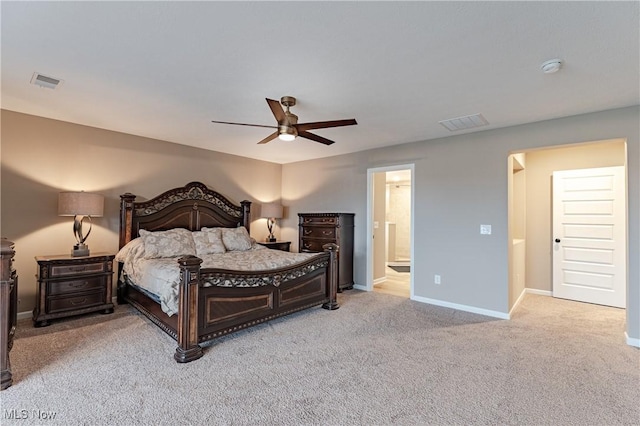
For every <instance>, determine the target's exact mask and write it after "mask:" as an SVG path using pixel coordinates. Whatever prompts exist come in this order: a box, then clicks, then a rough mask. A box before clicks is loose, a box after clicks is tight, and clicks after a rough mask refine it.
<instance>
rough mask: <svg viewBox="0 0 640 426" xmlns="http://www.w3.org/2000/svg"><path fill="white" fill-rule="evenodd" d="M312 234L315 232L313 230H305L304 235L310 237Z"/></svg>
mask: <svg viewBox="0 0 640 426" xmlns="http://www.w3.org/2000/svg"><path fill="white" fill-rule="evenodd" d="M311 233H313V231H312V230H311V229H305V230H304V235H310V234H311Z"/></svg>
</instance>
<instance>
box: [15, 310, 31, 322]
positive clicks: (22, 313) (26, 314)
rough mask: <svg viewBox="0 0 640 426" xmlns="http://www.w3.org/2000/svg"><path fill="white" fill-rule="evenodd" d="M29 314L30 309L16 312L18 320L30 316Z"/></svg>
mask: <svg viewBox="0 0 640 426" xmlns="http://www.w3.org/2000/svg"><path fill="white" fill-rule="evenodd" d="M31 315H32V312H31V311H25V312H18V320H21V319H25V318H31Z"/></svg>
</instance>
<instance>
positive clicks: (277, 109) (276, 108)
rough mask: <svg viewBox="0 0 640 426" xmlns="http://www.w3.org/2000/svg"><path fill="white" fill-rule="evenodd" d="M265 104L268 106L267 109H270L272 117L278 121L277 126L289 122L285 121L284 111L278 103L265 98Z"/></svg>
mask: <svg viewBox="0 0 640 426" xmlns="http://www.w3.org/2000/svg"><path fill="white" fill-rule="evenodd" d="M265 99H266V100H267V103H268V104H269V108H271V112H272V113H273V116H274V117H275V118H276V120H277V121H278V124H287V123H289V120H288V119H287V116H286V114H285V113H284V109H282V105H280V102H278V101H274V100H273V99H269V98H265Z"/></svg>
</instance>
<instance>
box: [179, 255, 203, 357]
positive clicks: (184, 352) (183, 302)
mask: <svg viewBox="0 0 640 426" xmlns="http://www.w3.org/2000/svg"><path fill="white" fill-rule="evenodd" d="M178 263H179V264H180V291H179V300H178V329H177V330H176V331H177V334H178V338H177V340H178V347H177V348H176V353H175V354H173V358H174V359H175V360H176V361H178V362H181V363H184V362H190V361H193V360H196V359H198V358H200V357H201V356H202V355H203V352H202V348H201V347H200V346H199V345H198V313H199V312H198V283H199V282H200V264H201V263H202V259H200V258H199V257H195V256H186V257H181V258H180V259H178Z"/></svg>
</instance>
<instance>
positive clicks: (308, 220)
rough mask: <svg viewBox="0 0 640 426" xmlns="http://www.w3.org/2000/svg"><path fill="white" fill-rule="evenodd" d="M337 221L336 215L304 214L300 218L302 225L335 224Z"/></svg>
mask: <svg viewBox="0 0 640 426" xmlns="http://www.w3.org/2000/svg"><path fill="white" fill-rule="evenodd" d="M337 223H338V218H337V217H322V216H319V217H316V216H305V217H303V218H302V224H303V225H336V224H337Z"/></svg>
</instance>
